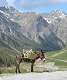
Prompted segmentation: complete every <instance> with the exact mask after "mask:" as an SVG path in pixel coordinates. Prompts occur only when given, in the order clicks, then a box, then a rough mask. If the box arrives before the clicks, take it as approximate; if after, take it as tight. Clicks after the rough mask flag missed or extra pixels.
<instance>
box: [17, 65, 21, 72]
mask: <svg viewBox="0 0 67 80" xmlns="http://www.w3.org/2000/svg"><path fill="white" fill-rule="evenodd" d="M17 69H18V72H19V73H21V72H20V63H19V64H18V65H17Z"/></svg>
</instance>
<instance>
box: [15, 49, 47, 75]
mask: <svg viewBox="0 0 67 80" xmlns="http://www.w3.org/2000/svg"><path fill="white" fill-rule="evenodd" d="M39 58H40V59H41V60H43V61H45V60H46V57H45V54H44V53H43V52H42V50H41V51H40V52H39V51H38V52H35V53H34V55H33V58H25V57H24V54H23V53H21V54H17V55H16V73H17V72H19V73H21V72H20V68H19V67H20V63H21V62H22V61H24V62H30V63H31V72H33V66H34V63H35V61H36V60H37V59H39Z"/></svg>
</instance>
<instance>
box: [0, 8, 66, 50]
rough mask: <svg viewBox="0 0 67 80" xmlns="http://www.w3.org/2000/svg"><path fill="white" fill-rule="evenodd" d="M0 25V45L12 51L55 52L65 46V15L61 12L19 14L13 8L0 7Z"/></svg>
mask: <svg viewBox="0 0 67 80" xmlns="http://www.w3.org/2000/svg"><path fill="white" fill-rule="evenodd" d="M0 23H1V24H0V25H1V26H0V29H1V32H0V33H1V34H0V35H1V38H0V39H1V40H0V41H1V43H2V44H5V43H7V45H9V44H10V46H9V47H11V48H12V47H13V48H14V49H18V50H22V49H23V48H29V49H31V48H33V49H39V48H42V49H43V50H57V49H62V48H64V47H66V45H67V38H66V35H67V32H66V31H67V30H66V29H67V27H66V25H67V15H66V14H64V13H63V12H62V11H53V12H51V13H49V14H45V13H43V14H37V13H35V12H27V13H21V12H19V11H17V10H16V9H15V8H13V7H7V8H6V7H0ZM4 36H5V39H4V38H3V37H4ZM4 41H5V42H4Z"/></svg>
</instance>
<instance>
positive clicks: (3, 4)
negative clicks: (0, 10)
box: [0, 0, 8, 7]
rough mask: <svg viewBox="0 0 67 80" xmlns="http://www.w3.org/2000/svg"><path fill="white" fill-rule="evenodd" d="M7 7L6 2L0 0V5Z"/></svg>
mask: <svg viewBox="0 0 67 80" xmlns="http://www.w3.org/2000/svg"><path fill="white" fill-rule="evenodd" d="M4 6H5V7H7V6H8V3H7V1H6V0H0V7H4Z"/></svg>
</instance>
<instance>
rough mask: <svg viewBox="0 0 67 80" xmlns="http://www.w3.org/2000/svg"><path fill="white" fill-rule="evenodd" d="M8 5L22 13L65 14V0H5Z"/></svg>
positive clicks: (66, 10) (66, 1)
mask: <svg viewBox="0 0 67 80" xmlns="http://www.w3.org/2000/svg"><path fill="white" fill-rule="evenodd" d="M7 1H8V4H9V5H11V6H14V7H15V8H16V9H17V10H19V11H22V12H37V13H43V12H46V13H48V12H51V11H52V10H62V11H64V12H66V13H67V0H7Z"/></svg>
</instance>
